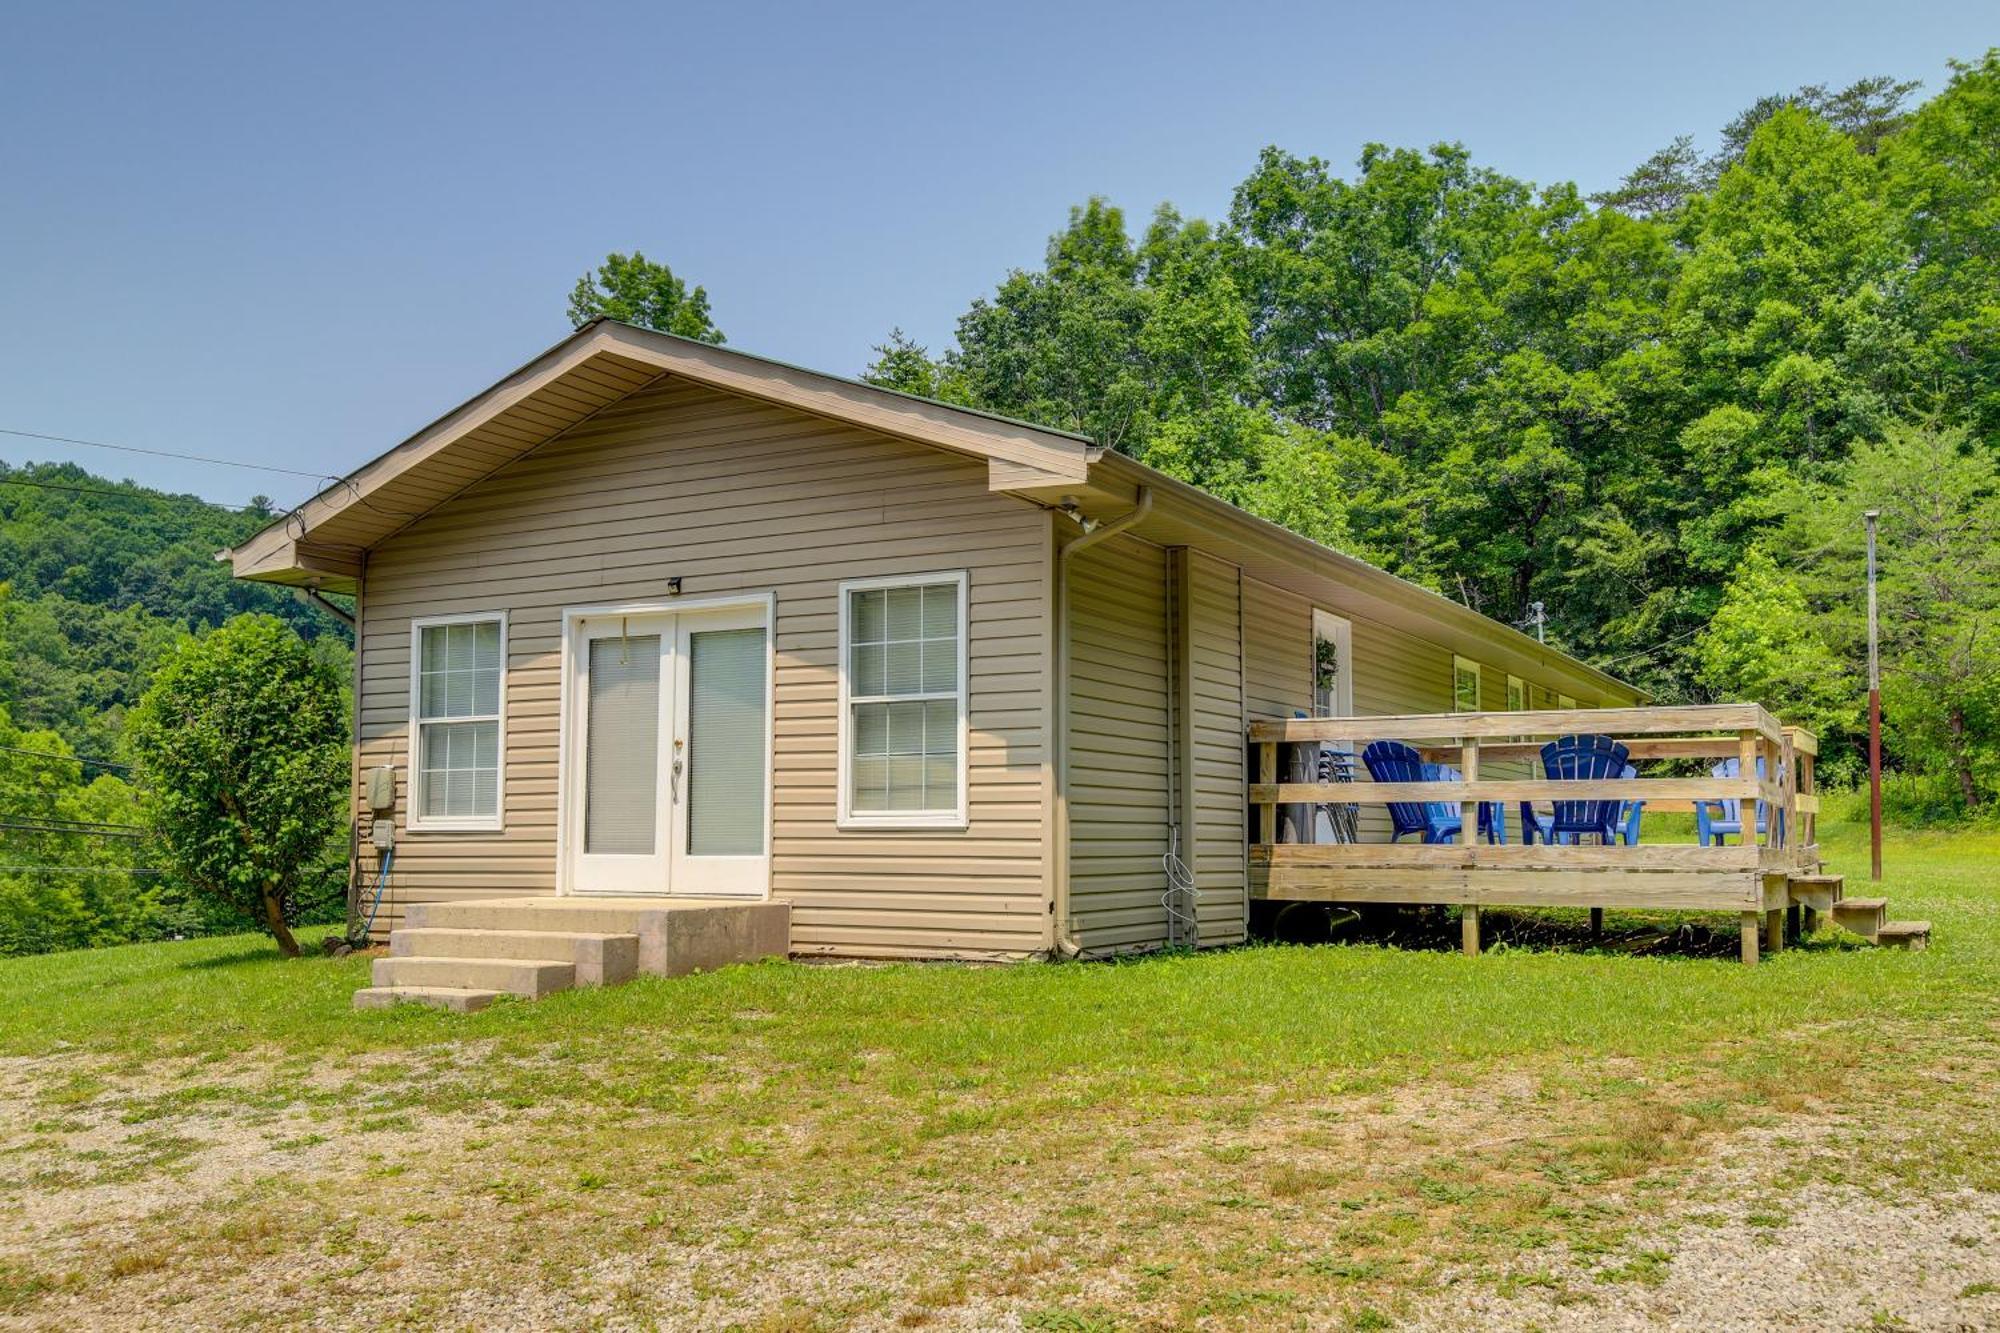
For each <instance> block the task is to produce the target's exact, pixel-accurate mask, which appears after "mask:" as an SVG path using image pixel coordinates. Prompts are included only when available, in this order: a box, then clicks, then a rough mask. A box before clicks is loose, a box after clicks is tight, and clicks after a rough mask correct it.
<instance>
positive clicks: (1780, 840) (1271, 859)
mask: <svg viewBox="0 0 2000 1333" xmlns="http://www.w3.org/2000/svg"><path fill="white" fill-rule="evenodd" d="M1576 734H1592V735H1609V736H1612V737H1614V738H1616V739H1617V740H1618V741H1620V742H1621V743H1622V744H1624V746H1625V747H1626V750H1627V753H1628V756H1629V759H1630V762H1631V763H1632V764H1633V765H1634V766H1635V767H1636V768H1637V769H1638V770H1639V773H1640V776H1638V777H1634V778H1611V779H1604V780H1598V781H1565V780H1559V779H1550V778H1546V777H1543V776H1541V775H1540V772H1541V763H1540V759H1539V752H1540V750H1541V747H1542V746H1543V745H1544V744H1546V743H1547V742H1548V741H1550V740H1553V739H1554V738H1556V737H1558V736H1566V735H1576ZM1376 740H1400V741H1404V742H1407V743H1408V744H1410V745H1412V746H1413V747H1415V748H1417V749H1418V750H1419V751H1420V752H1421V753H1422V754H1423V755H1424V757H1425V758H1426V759H1427V760H1435V761H1438V762H1441V763H1447V764H1452V765H1455V766H1456V767H1457V768H1458V769H1459V771H1460V773H1461V774H1462V776H1461V777H1459V778H1457V779H1455V780H1451V781H1437V782H1372V781H1369V780H1368V778H1367V772H1366V769H1365V768H1364V767H1362V766H1361V765H1360V764H1359V762H1358V758H1359V755H1360V752H1361V751H1362V750H1363V749H1364V748H1365V747H1366V746H1367V745H1368V743H1369V742H1371V741H1376ZM1249 742H1250V746H1251V753H1252V756H1253V759H1254V763H1255V773H1256V780H1255V781H1254V782H1252V783H1251V784H1250V787H1249V803H1250V806H1251V811H1252V817H1253V818H1252V825H1251V846H1250V868H1251V888H1252V893H1253V895H1256V896H1262V897H1268V898H1283V899H1291V900H1306V901H1326V902H1401V903H1443V904H1458V905H1463V906H1473V907H1476V906H1477V905H1478V904H1480V903H1489V904H1508V905H1517V906H1537V905H1558V906H1562V905H1567V906H1590V907H1621V906H1629V907H1665V908H1688V909H1731V910H1738V911H1743V912H1749V911H1753V910H1763V909H1764V907H1765V905H1766V901H1767V896H1768V889H1767V884H1766V881H1767V880H1768V879H1769V878H1771V877H1777V879H1778V882H1779V885H1780V887H1781V888H1782V883H1783V877H1784V876H1786V875H1788V874H1801V873H1807V872H1809V871H1811V870H1812V869H1814V868H1815V867H1816V866H1817V863H1818V848H1817V846H1816V844H1815V829H1814V826H1815V825H1816V823H1817V816H1818V813H1819V798H1818V795H1817V793H1816V791H1815V788H1814V783H1813V762H1814V758H1815V756H1816V754H1817V751H1818V743H1817V741H1816V740H1815V739H1814V737H1813V736H1812V734H1811V733H1810V732H1807V731H1805V730H1803V729H1801V728H1797V727H1787V726H1784V725H1783V724H1781V723H1780V722H1779V721H1778V720H1777V719H1776V718H1775V717H1773V716H1772V715H1771V714H1770V713H1769V712H1768V711H1766V710H1765V709H1764V708H1762V707H1760V706H1759V705H1756V704H1714V705H1703V706H1686V707H1659V708H1593V709H1560V710H1549V711H1540V712H1503V713H1484V712H1481V713H1434V714H1420V715H1411V716H1388V717H1383V716H1378V717H1340V718H1315V719H1304V718H1301V719H1296V720H1291V721H1277V722H1260V723H1256V724H1254V725H1252V726H1251V727H1250V729H1249ZM1322 745H1331V746H1333V747H1335V748H1338V749H1342V750H1348V751H1351V752H1353V753H1354V754H1355V756H1356V757H1357V763H1356V765H1355V769H1356V778H1357V780H1356V781H1355V782H1352V783H1322V782H1295V781H1285V780H1284V779H1283V776H1282V775H1284V774H1285V773H1286V772H1287V771H1288V768H1289V765H1288V764H1287V762H1286V761H1287V759H1288V758H1290V757H1291V756H1289V755H1288V754H1287V750H1288V747H1294V746H1309V747H1312V748H1313V749H1314V750H1316V749H1317V748H1318V747H1320V746H1322ZM1722 759H1735V760H1736V761H1737V767H1738V775H1737V776H1735V777H1717V776H1715V775H1714V774H1713V773H1712V772H1711V771H1710V770H1712V769H1713V767H1715V765H1716V761H1718V760H1722ZM1760 760H1761V761H1762V776H1761V777H1760V776H1759V761H1760ZM1690 768H1692V769H1695V770H1697V771H1696V772H1695V773H1694V774H1693V775H1690V774H1689V773H1688V772H1687V770H1689V769H1690ZM1307 771H1312V770H1311V769H1308V770H1307ZM1723 800H1734V801H1737V802H1740V810H1741V814H1742V824H1743V833H1742V834H1741V835H1739V836H1736V837H1735V840H1734V841H1733V842H1731V843H1730V844H1729V845H1726V846H1705V847H1704V846H1698V845H1694V843H1693V842H1692V841H1690V842H1683V843H1663V842H1659V841H1657V840H1652V839H1642V840H1641V841H1640V843H1639V844H1638V845H1636V846H1610V847H1605V846H1577V845H1567V844H1561V843H1559V844H1555V845H1550V844H1548V843H1544V842H1541V841H1539V840H1538V841H1537V842H1535V843H1534V844H1532V845H1527V844H1524V843H1523V842H1522V841H1521V839H1520V834H1519V833H1516V834H1515V836H1514V838H1513V839H1512V840H1511V841H1510V842H1509V843H1508V844H1506V845H1491V844H1488V843H1485V842H1483V841H1481V840H1480V839H1479V834H1478V824H1479V821H1478V818H1477V809H1478V806H1479V804H1480V803H1482V802H1484V803H1492V804H1495V805H1498V806H1500V807H1501V808H1502V809H1505V810H1507V811H1508V813H1509V816H1510V822H1511V823H1513V824H1514V827H1515V828H1518V821H1514V820H1512V819H1511V816H1512V813H1513V811H1514V810H1518V808H1519V805H1520V803H1522V802H1529V803H1535V804H1546V803H1549V802H1554V801H1644V802H1645V803H1646V809H1647V810H1648V811H1653V812H1658V811H1661V810H1680V811H1692V810H1693V809H1694V808H1695V806H1696V804H1697V803H1702V802H1717V801H1723ZM1392 801H1395V802H1405V801H1409V802H1437V801H1442V802H1455V803H1458V804H1459V805H1460V809H1461V815H1462V821H1463V827H1462V831H1461V832H1460V833H1459V835H1458V836H1457V838H1455V839H1454V840H1453V841H1451V842H1449V843H1442V844H1429V845H1425V844H1421V843H1417V842H1413V841H1406V842H1403V843H1397V844H1391V843H1390V842H1388V841H1387V833H1386V831H1384V830H1382V829H1381V828H1380V823H1381V821H1380V820H1379V819H1376V820H1368V819H1364V821H1363V833H1362V837H1363V840H1362V841H1359V842H1329V841H1313V840H1312V839H1313V837H1314V835H1315V831H1317V830H1320V829H1323V828H1324V827H1326V821H1322V820H1319V819H1316V818H1311V817H1308V818H1304V819H1291V820H1285V821H1281V819H1280V811H1281V810H1282V809H1283V808H1285V807H1288V806H1303V807H1312V806H1319V805H1350V804H1352V805H1358V806H1359V807H1360V809H1361V810H1362V812H1364V815H1365V814H1366V812H1368V811H1369V810H1370V809H1371V807H1372V808H1373V809H1375V810H1378V811H1379V810H1380V809H1382V807H1384V806H1386V805H1387V804H1388V803H1389V802H1392ZM1760 803H1761V807H1762V814H1763V820H1762V822H1763V825H1764V827H1763V829H1762V830H1761V831H1760V830H1759V829H1758V827H1757V824H1758V811H1759V805H1760ZM1371 825H1373V826H1374V827H1373V829H1372V830H1371V827H1370V826H1371ZM1511 831H1513V830H1512V829H1510V832H1511Z"/></svg>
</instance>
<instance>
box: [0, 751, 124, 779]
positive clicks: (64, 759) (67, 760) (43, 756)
mask: <svg viewBox="0 0 2000 1333" xmlns="http://www.w3.org/2000/svg"><path fill="white" fill-rule="evenodd" d="M0 751H4V752H5V753H7V754H24V755H27V756H28V757H29V758H30V759H39V760H41V761H42V762H43V763H45V764H82V765H84V766H85V767H87V768H115V769H117V770H118V771H119V772H121V773H129V772H131V771H132V765H130V764H114V763H113V762H111V761H110V760H109V759H86V758H85V757H84V756H82V755H79V754H50V753H49V752H48V751H46V750H27V749H23V748H22V747H21V746H18V745H0Z"/></svg>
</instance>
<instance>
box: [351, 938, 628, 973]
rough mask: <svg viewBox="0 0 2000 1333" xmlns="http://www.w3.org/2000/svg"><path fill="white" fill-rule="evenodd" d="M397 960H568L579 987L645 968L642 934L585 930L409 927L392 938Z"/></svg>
mask: <svg viewBox="0 0 2000 1333" xmlns="http://www.w3.org/2000/svg"><path fill="white" fill-rule="evenodd" d="M389 954H390V956H391V957H394V958H508V959H516V960H525V961H533V960H536V959H550V958H554V959H566V960H568V961H569V962H570V963H572V964H574V965H575V967H576V984H577V985H579V986H609V985H614V984H616V983H618V982H620V981H630V980H631V979H632V976H633V974H634V973H636V972H637V971H638V970H639V937H638V936H637V935H607V934H603V933H601V932H595V931H584V930H471V929H466V928H464V927H459V926H419V927H416V928H414V929H412V928H411V927H408V926H405V927H403V928H402V929H400V930H398V931H396V932H394V933H393V934H391V935H390V936H389Z"/></svg>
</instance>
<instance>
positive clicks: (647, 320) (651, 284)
mask: <svg viewBox="0 0 2000 1333" xmlns="http://www.w3.org/2000/svg"><path fill="white" fill-rule="evenodd" d="M600 316H602V317H606V318H609V319H616V320H623V321H624V322H625V323H627V324H637V325H639V326H641V327H642V328H648V329H658V330H659V331H660V332H661V333H673V334H678V335H679V336H681V337H683V338H693V339H694V340H695V341H696V342H705V343H721V342H723V341H724V339H723V336H722V330H721V329H718V328H717V327H715V321H714V320H713V319H711V318H710V317H709V312H708V292H707V290H706V289H704V288H701V287H696V288H694V289H693V290H689V288H688V285H687V283H686V282H684V281H683V280H682V279H680V278H679V277H676V276H675V274H674V271H673V270H672V269H670V268H668V267H667V266H666V265H665V264H656V263H654V262H653V261H652V260H650V259H648V258H646V256H645V255H643V254H641V253H639V252H638V251H637V250H634V251H633V252H632V253H631V254H630V255H621V254H619V253H617V252H616V251H613V252H612V253H611V254H609V255H606V256H605V258H604V262H603V263H602V264H599V265H598V266H597V272H595V273H586V274H584V275H583V276H582V277H580V278H578V279H577V280H576V286H575V288H573V289H572V290H571V292H570V294H569V322H570V324H571V325H572V326H573V327H575V328H579V329H580V328H582V327H583V326H584V325H585V324H588V323H589V322H590V321H591V320H593V319H597V318H599V317H600Z"/></svg>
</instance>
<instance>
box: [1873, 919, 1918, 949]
mask: <svg viewBox="0 0 2000 1333" xmlns="http://www.w3.org/2000/svg"><path fill="white" fill-rule="evenodd" d="M1875 942H1876V943H1877V944H1879V945H1881V946H1882V947H1884V948H1887V949H1909V950H1912V951H1914V950H1917V949H1928V948H1930V946H1931V923H1930V922H1928V921H1885V922H1883V924H1882V928H1881V929H1880V930H1878V931H1876V932H1875Z"/></svg>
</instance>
